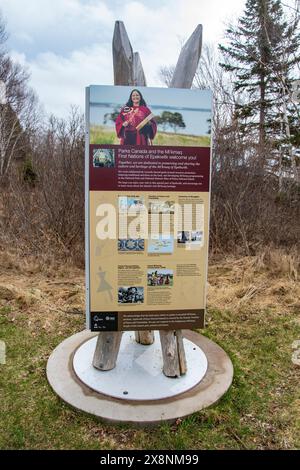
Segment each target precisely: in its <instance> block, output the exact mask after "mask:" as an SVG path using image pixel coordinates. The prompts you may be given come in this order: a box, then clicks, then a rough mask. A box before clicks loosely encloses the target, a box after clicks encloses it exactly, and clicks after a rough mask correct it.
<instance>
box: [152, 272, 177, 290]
mask: <svg viewBox="0 0 300 470" xmlns="http://www.w3.org/2000/svg"><path fill="white" fill-rule="evenodd" d="M147 278H148V279H147V284H148V286H155V287H157V286H161V287H162V286H165V287H166V286H173V271H171V269H148V275H147Z"/></svg>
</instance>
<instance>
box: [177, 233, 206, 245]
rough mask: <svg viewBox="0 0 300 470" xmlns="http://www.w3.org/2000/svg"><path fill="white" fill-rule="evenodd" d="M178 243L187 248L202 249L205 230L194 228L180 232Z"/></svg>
mask: <svg viewBox="0 0 300 470" xmlns="http://www.w3.org/2000/svg"><path fill="white" fill-rule="evenodd" d="M177 243H178V244H179V246H180V245H181V246H184V247H185V248H186V249H187V250H192V249H194V250H195V249H200V248H201V247H202V246H203V232H202V231H200V230H193V231H191V232H178V233H177Z"/></svg>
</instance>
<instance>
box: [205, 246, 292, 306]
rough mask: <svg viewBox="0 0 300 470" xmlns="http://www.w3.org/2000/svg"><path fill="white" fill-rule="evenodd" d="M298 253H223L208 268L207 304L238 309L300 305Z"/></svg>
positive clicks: (268, 250)
mask: <svg viewBox="0 0 300 470" xmlns="http://www.w3.org/2000/svg"><path fill="white" fill-rule="evenodd" d="M299 267H300V256H299V255H297V253H296V252H295V253H291V254H286V253H284V252H283V251H282V250H278V249H277V250H274V249H273V250H271V249H267V250H265V251H263V252H262V253H260V254H259V255H257V256H251V257H249V256H247V257H242V258H238V259H236V258H234V257H225V258H224V259H222V260H216V261H215V262H214V263H213V264H211V266H210V269H209V278H208V280H209V289H208V305H209V306H210V307H212V308H214V309H220V310H224V309H226V310H230V311H231V312H233V313H238V312H240V311H241V310H242V311H243V313H246V312H248V313H251V312H257V311H259V310H264V309H270V310H271V311H272V313H274V314H278V315H284V313H285V312H293V311H294V310H297V309H298V310H299V308H300V283H299V282H298V277H299Z"/></svg>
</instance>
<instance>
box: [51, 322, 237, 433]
mask: <svg viewBox="0 0 300 470" xmlns="http://www.w3.org/2000/svg"><path fill="white" fill-rule="evenodd" d="M183 334H184V337H185V338H186V339H187V340H188V341H190V342H192V343H194V344H195V346H196V347H198V348H200V349H201V350H202V351H203V353H204V354H205V356H206V358H207V371H206V374H205V376H204V377H203V378H202V380H200V382H199V383H197V384H196V385H195V386H193V387H192V388H190V389H189V390H187V391H184V392H182V393H179V394H176V395H175V396H172V397H169V398H162V399H150V400H132V399H129V398H125V399H124V398H122V399H120V398H113V397H111V396H108V395H105V394H103V393H99V392H96V391H95V390H92V388H90V387H89V386H87V385H86V384H84V383H83V382H82V381H81V380H80V379H79V378H78V376H77V375H76V373H75V371H74V367H73V359H74V355H75V353H76V351H77V350H79V348H80V347H81V346H82V345H83V344H84V343H86V342H87V341H89V340H91V339H92V338H93V337H95V336H97V333H91V332H90V331H87V330H85V331H82V332H80V333H77V334H75V335H73V336H71V337H70V338H67V339H66V340H65V341H63V342H62V343H61V344H60V345H58V347H57V348H56V349H55V350H54V351H53V353H52V354H51V356H50V358H49V360H48V364H47V378H48V381H49V383H50V385H51V387H52V388H53V390H54V391H55V392H56V393H57V395H58V396H59V397H60V398H61V399H62V400H64V401H65V402H66V403H68V404H69V405H71V406H72V407H74V408H76V409H78V410H80V411H83V412H86V413H90V414H92V415H94V416H97V417H99V418H102V419H104V420H106V421H110V422H118V423H125V422H126V423H136V424H137V423H139V424H150V423H156V424H159V423H161V422H162V421H173V420H175V419H177V418H182V417H184V416H187V415H190V414H192V413H195V412H196V411H200V410H201V409H203V408H206V407H208V406H210V405H212V404H213V403H216V402H217V401H218V400H219V399H220V398H221V397H222V395H223V394H224V393H225V392H226V391H227V390H228V388H229V387H230V385H231V383H232V378H233V366H232V363H231V361H230V359H229V357H228V356H227V354H226V353H225V351H224V350H223V349H222V348H220V346H218V345H217V344H216V343H214V342H213V341H211V340H209V339H208V338H206V337H205V336H202V335H201V334H199V333H195V332H192V331H189V330H184V331H183ZM156 342H157V341H156ZM138 346H139V347H142V346H140V345H138ZM188 367H189V364H188ZM109 373H110V371H108V372H101V371H99V374H103V377H105V376H106V374H109ZM168 380H170V381H172V382H173V383H176V380H178V379H168ZM179 380H180V379H179Z"/></svg>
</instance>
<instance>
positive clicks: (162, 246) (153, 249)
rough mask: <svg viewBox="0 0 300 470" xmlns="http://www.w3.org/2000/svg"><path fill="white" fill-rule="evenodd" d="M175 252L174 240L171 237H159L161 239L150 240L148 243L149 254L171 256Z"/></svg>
mask: <svg viewBox="0 0 300 470" xmlns="http://www.w3.org/2000/svg"><path fill="white" fill-rule="evenodd" d="M173 251H174V238H173V236H172V235H170V237H169V238H164V237H163V236H162V235H159V238H157V239H156V238H150V239H149V241H148V253H154V254H156V253H157V254H161V253H163V254H171V253H173Z"/></svg>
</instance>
